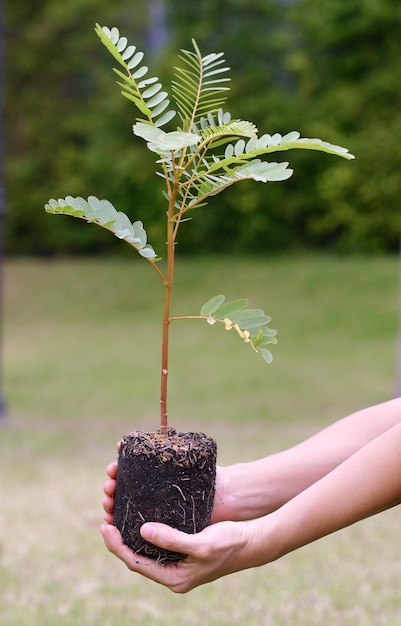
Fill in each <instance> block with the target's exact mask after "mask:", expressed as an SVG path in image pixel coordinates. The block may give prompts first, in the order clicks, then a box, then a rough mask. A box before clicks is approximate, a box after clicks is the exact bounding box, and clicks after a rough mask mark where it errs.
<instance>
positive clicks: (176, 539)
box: [140, 522, 197, 555]
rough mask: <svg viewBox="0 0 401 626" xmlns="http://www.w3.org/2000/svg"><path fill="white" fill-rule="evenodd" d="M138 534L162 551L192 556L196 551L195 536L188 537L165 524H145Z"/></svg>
mask: <svg viewBox="0 0 401 626" xmlns="http://www.w3.org/2000/svg"><path fill="white" fill-rule="evenodd" d="M140 533H141V535H142V537H143V539H145V540H146V541H149V542H150V543H153V544H155V545H156V546H159V548H163V549H164V550H171V551H173V552H182V553H183V554H187V555H192V554H194V552H195V549H196V544H197V539H196V535H189V534H187V533H184V532H181V531H180V530H176V529H175V528H171V527H170V526H166V524H160V523H156V522H147V523H146V524H143V525H142V526H141V530H140Z"/></svg>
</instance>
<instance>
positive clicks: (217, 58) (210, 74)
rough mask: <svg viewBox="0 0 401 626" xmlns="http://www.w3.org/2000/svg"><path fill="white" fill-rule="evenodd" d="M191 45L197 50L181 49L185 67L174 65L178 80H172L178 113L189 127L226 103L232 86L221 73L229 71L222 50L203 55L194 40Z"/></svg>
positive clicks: (181, 57) (181, 58)
mask: <svg viewBox="0 0 401 626" xmlns="http://www.w3.org/2000/svg"><path fill="white" fill-rule="evenodd" d="M192 45H193V47H194V52H192V51H189V50H182V51H181V55H179V58H180V60H181V61H182V62H183V67H176V68H175V70H176V71H175V80H173V81H172V91H173V94H174V97H175V100H176V103H177V108H178V112H179V115H180V117H181V120H182V122H183V124H184V125H185V124H188V122H189V126H191V125H192V124H194V123H196V121H197V120H198V119H199V117H200V116H201V114H202V112H204V111H217V110H218V109H219V108H220V107H221V106H222V104H224V102H225V99H226V95H225V94H226V92H227V91H228V89H229V88H228V87H223V86H222V79H221V74H222V73H225V72H227V71H228V70H229V68H228V67H225V65H224V63H225V61H224V55H223V53H222V52H219V53H212V54H208V55H207V56H205V57H202V55H201V53H200V50H199V48H198V46H197V44H196V41H195V40H192ZM215 76H218V78H215ZM226 80H227V79H226ZM228 80H229V79H228ZM225 82H226V81H224V83H225ZM184 127H185V126H184ZM187 128H188V126H187Z"/></svg>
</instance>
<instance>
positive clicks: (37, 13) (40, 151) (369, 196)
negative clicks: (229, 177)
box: [6, 0, 401, 254]
mask: <svg viewBox="0 0 401 626" xmlns="http://www.w3.org/2000/svg"><path fill="white" fill-rule="evenodd" d="M95 22H99V23H101V24H102V25H103V24H106V25H109V26H112V25H116V26H117V27H118V28H119V29H120V31H121V32H122V33H124V34H126V35H127V37H128V39H129V40H130V41H132V42H135V43H136V44H137V46H138V47H139V48H140V49H142V50H144V51H145V53H146V54H147V61H148V63H149V64H150V65H151V68H152V72H153V73H155V74H158V75H159V76H160V77H161V78H162V80H163V82H164V84H165V86H167V87H168V80H169V79H170V77H171V74H170V71H169V70H170V68H171V67H172V66H173V65H174V64H175V62H176V54H177V52H178V50H179V49H180V48H190V46H191V41H190V40H191V37H194V38H195V39H196V40H197V42H198V44H199V46H200V48H201V50H202V52H203V53H204V54H206V53H207V52H209V51H210V52H211V51H220V50H223V51H224V52H225V55H226V59H227V61H228V64H229V65H230V66H231V68H232V71H231V76H232V79H233V80H232V85H231V92H230V94H229V99H228V102H227V107H226V108H227V110H229V111H230V112H231V113H232V116H233V117H239V118H242V119H249V120H251V121H253V122H255V123H256V125H257V126H258V128H259V131H260V133H261V134H262V133H265V132H270V133H273V132H281V133H285V132H287V131H290V130H299V131H300V132H301V134H302V135H303V136H309V137H313V136H317V137H320V138H322V139H326V140H327V141H330V142H332V143H339V144H340V145H345V146H346V147H348V148H349V149H350V151H351V152H353V153H354V154H355V155H356V157H357V159H356V160H355V161H354V162H352V163H349V162H343V161H342V160H338V159H334V158H333V157H331V156H328V155H317V154H313V153H303V154H300V153H295V152H294V153H291V152H289V153H284V156H283V160H287V159H289V160H290V162H291V164H292V165H293V166H294V168H295V173H294V176H293V178H292V179H290V180H289V181H288V182H286V183H270V184H269V185H268V188H266V186H265V185H263V184H259V185H256V184H254V183H253V184H251V183H249V184H248V183H244V184H243V185H242V187H241V188H238V187H236V188H235V189H232V190H231V191H230V192H227V193H226V194H224V198H223V197H221V198H220V197H218V198H215V199H212V200H211V202H210V205H209V206H208V207H205V208H203V209H201V210H200V212H199V214H198V215H195V216H194V219H193V220H192V221H190V222H189V223H188V224H187V226H186V228H185V229H184V230H183V231H182V240H181V241H180V242H179V250H180V251H184V252H185V250H189V249H193V248H194V247H198V248H199V250H200V251H202V252H210V251H213V252H220V251H221V252H225V251H227V252H231V251H233V250H236V251H240V252H242V251H243V252H246V253H249V252H256V253H264V252H276V251H283V250H289V249H292V250H294V249H302V248H306V247H309V248H315V249H318V248H324V249H331V250H335V251H345V252H350V251H358V252H367V251H368V252H369V251H373V252H376V251H394V250H397V248H398V240H399V216H400V210H399V203H400V196H401V178H400V175H399V172H400V170H401V147H400V140H399V138H400V137H401V94H400V88H399V85H400V84H401V66H400V63H399V58H400V56H401V38H400V36H399V32H400V27H401V5H398V3H394V2H393V0H348V1H347V2H346V3H345V2H343V0H320V2H318V3H317V2H315V1H313V0H298V1H295V0H294V1H293V2H291V1H288V0H287V1H286V2H284V1H282V2H279V1H278V0H241V1H240V0H220V1H219V2H216V1H215V0H198V1H197V2H196V3H189V2H188V3H182V2H178V0H164V1H162V0H135V1H133V0H131V1H130V2H128V1H127V0H119V1H118V2H114V3H110V2H106V0H70V1H69V2H59V0H35V2H33V0H29V1H27V2H9V3H7V7H6V78H7V80H6V122H7V124H6V142H7V159H6V185H7V195H8V216H7V251H8V253H10V254H55V253H61V254H68V253H106V252H114V251H117V250H118V251H119V253H120V254H121V253H124V251H123V249H124V246H121V245H116V244H117V242H116V241H115V239H114V238H113V237H112V236H111V235H109V234H108V233H103V232H98V231H99V229H95V228H91V227H90V226H87V225H84V224H83V223H80V222H78V223H76V222H75V221H74V220H66V219H64V220H60V221H59V220H57V219H49V217H48V216H46V214H45V213H44V211H43V204H44V203H45V202H46V201H47V200H48V198H50V197H56V198H57V197H63V196H65V195H66V194H71V195H82V196H88V195H90V194H96V195H98V196H99V197H106V198H108V199H110V201H111V202H113V204H114V205H115V206H116V207H117V208H121V210H123V211H125V212H127V213H129V214H130V216H131V217H132V218H133V219H142V220H143V221H144V222H145V223H146V227H147V230H148V232H149V236H150V239H151V241H152V243H154V245H155V247H156V246H157V249H160V245H163V242H164V232H163V225H164V210H165V209H164V199H163V198H162V196H161V192H160V187H159V186H158V178H157V177H156V176H155V169H156V167H155V164H154V160H153V158H152V155H150V154H148V153H147V151H146V150H144V149H143V146H142V145H141V143H140V141H138V140H137V139H135V138H134V137H133V136H132V130H131V126H132V124H133V123H134V121H135V115H136V112H135V109H134V107H133V106H131V104H130V103H129V102H128V101H125V99H123V98H122V97H121V96H120V95H119V93H118V87H117V86H116V85H115V79H114V77H113V73H112V71H111V65H110V59H109V57H108V55H107V53H106V52H105V51H104V50H103V49H102V47H101V46H100V44H99V41H98V39H97V37H96V36H95V34H94V32H93V26H94V23H95ZM279 156H280V155H279ZM127 249H128V247H127Z"/></svg>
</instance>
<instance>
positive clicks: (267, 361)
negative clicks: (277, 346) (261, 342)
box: [258, 348, 273, 364]
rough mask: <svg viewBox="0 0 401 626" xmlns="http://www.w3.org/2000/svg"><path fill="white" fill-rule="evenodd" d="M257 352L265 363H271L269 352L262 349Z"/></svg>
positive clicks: (271, 358)
mask: <svg viewBox="0 0 401 626" xmlns="http://www.w3.org/2000/svg"><path fill="white" fill-rule="evenodd" d="M258 352H259V353H260V354H261V355H262V357H263V358H264V360H265V361H266V363H269V364H270V363H271V362H272V361H273V355H272V353H271V352H270V350H266V348H262V349H261V350H258Z"/></svg>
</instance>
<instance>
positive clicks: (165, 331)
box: [160, 190, 177, 432]
mask: <svg viewBox="0 0 401 626" xmlns="http://www.w3.org/2000/svg"><path fill="white" fill-rule="evenodd" d="M176 195H177V190H174V191H173V193H172V194H171V196H170V202H169V207H168V216H167V276H166V280H165V283H164V286H165V290H164V307H163V328H162V362H161V378H160V427H161V430H162V432H166V431H167V429H168V414H167V382H168V356H169V352H168V348H169V331H170V309H171V294H172V289H173V279H174V248H175V235H176V232H175V223H174V203H175V197H176Z"/></svg>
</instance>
